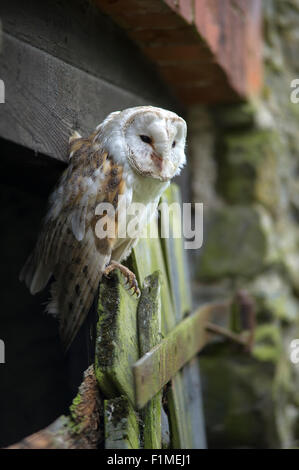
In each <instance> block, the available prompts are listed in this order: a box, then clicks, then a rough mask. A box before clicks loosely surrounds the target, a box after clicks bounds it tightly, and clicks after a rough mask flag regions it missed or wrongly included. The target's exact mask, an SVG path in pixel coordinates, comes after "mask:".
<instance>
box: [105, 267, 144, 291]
mask: <svg viewBox="0 0 299 470" xmlns="http://www.w3.org/2000/svg"><path fill="white" fill-rule="evenodd" d="M114 269H119V270H120V271H121V273H122V274H123V275H124V276H125V278H126V282H125V284H124V287H125V289H126V290H127V291H129V290H131V289H133V292H132V294H131V295H134V294H136V295H137V298H139V297H140V290H139V287H138V282H137V279H136V276H135V274H134V273H132V271H130V270H129V269H128V268H127V267H126V266H123V265H122V264H120V263H117V262H116V261H111V263H110V264H109V265H108V266H107V267H106V269H105V271H104V273H103V274H104V276H108V277H109V275H110V273H111V272H112V271H114Z"/></svg>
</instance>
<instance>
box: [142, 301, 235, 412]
mask: <svg viewBox="0 0 299 470" xmlns="http://www.w3.org/2000/svg"><path fill="white" fill-rule="evenodd" d="M229 306H230V304H229V303H224V304H220V303H215V304H212V303H210V304H207V305H205V306H202V307H200V308H199V309H198V310H197V311H196V312H195V313H194V314H193V315H190V316H188V317H187V318H186V319H185V320H183V321H182V322H180V323H179V324H178V325H177V326H176V328H174V330H172V331H171V332H170V333H168V335H167V336H166V338H164V339H163V340H162V341H161V342H160V343H159V344H158V345H156V346H155V347H154V348H152V349H151V351H150V352H148V353H147V354H145V355H144V356H143V357H142V358H140V359H139V360H138V361H137V362H136V363H135V364H134V366H133V371H134V379H135V394H136V405H137V407H138V408H142V407H143V406H144V405H145V404H146V403H147V402H148V400H150V399H151V398H152V397H153V396H154V395H155V394H156V393H157V392H158V391H159V390H161V388H162V387H163V386H164V385H165V384H167V383H168V382H169V381H170V379H171V378H172V377H174V376H175V375H176V374H177V372H178V371H179V370H180V369H181V368H182V367H183V366H184V364H186V363H188V362H189V361H190V359H192V357H194V356H195V355H196V354H197V353H198V352H199V351H200V350H201V349H202V348H203V347H204V346H205V345H206V344H207V342H208V341H209V340H210V337H211V335H210V333H209V332H208V331H207V330H206V324H207V322H208V319H209V318H210V317H211V316H213V315H214V313H215V311H217V312H219V310H220V309H221V310H223V314H225V313H226V312H228V310H229Z"/></svg>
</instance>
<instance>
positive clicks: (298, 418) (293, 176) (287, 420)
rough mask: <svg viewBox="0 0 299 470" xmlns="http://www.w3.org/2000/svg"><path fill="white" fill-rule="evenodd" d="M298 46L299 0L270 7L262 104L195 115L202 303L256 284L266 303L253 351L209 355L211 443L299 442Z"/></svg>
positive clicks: (271, 2) (197, 292) (218, 349)
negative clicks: (294, 94)
mask: <svg viewBox="0 0 299 470" xmlns="http://www.w3.org/2000/svg"><path fill="white" fill-rule="evenodd" d="M298 46H299V1H298V0H291V1H283V0H267V1H265V2H264V86H263V89H262V92H261V95H260V97H259V98H258V99H254V100H251V101H247V102H243V103H239V104H236V105H230V106H221V107H220V106H217V107H213V108H206V107H196V108H192V109H190V112H189V129H190V133H189V137H190V148H189V150H190V154H191V166H192V171H191V174H193V175H194V176H193V181H192V191H193V200H194V201H200V202H203V203H204V244H203V247H202V248H201V249H200V250H199V252H198V253H197V262H196V263H194V262H193V271H194V272H193V278H194V283H193V284H194V285H193V288H194V289H193V290H194V298H195V302H196V303H200V302H204V301H207V300H214V299H215V298H218V297H225V296H228V295H231V294H233V293H235V292H236V291H237V290H238V289H240V288H246V289H247V290H248V291H249V292H250V293H251V294H252V295H253V296H254V298H255V300H256V304H257V326H256V331H255V345H254V348H253V351H252V353H251V354H248V353H245V352H244V351H242V350H240V349H238V348H237V347H236V346H234V345H231V344H228V343H225V342H223V341H219V342H217V343H215V344H214V345H212V346H211V347H210V349H209V351H207V352H206V353H205V354H204V355H203V356H202V358H201V368H202V376H203V387H204V408H205V411H206V424H207V431H208V445H209V446H210V447H263V448H265V447H266V448H273V447H294V446H298V442H299V393H298V383H299V365H294V364H292V362H291V360H290V342H291V340H292V339H295V338H299V325H298V312H299V298H298V296H299V226H298V221H299V192H298V189H299V132H298V128H299V104H292V103H291V101H290V93H291V88H290V82H291V80H293V79H294V78H297V77H298V76H299V62H298V58H297V56H298ZM193 259H194V258H193Z"/></svg>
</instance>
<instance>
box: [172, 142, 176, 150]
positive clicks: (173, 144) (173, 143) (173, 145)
mask: <svg viewBox="0 0 299 470" xmlns="http://www.w3.org/2000/svg"><path fill="white" fill-rule="evenodd" d="M175 146H176V141H175V140H174V141H173V142H172V148H174V147H175Z"/></svg>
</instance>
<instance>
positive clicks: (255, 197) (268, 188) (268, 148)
mask: <svg viewBox="0 0 299 470" xmlns="http://www.w3.org/2000/svg"><path fill="white" fill-rule="evenodd" d="M280 149H281V144H280V140H279V137H278V134H276V133H275V132H270V131H256V130H250V131H249V132H235V133H232V134H225V136H224V137H223V140H222V145H221V147H220V151H219V158H218V162H219V173H218V189H219V191H220V193H221V194H222V195H223V196H224V197H225V199H227V201H228V202H230V203H233V204H235V203H246V204H247V203H250V202H253V201H257V202H259V203H261V204H263V205H264V206H265V207H267V208H268V209H270V210H271V211H272V212H276V210H277V206H278V202H279V196H280V195H279V179H278V156H279V154H280V153H281V150H280Z"/></svg>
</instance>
